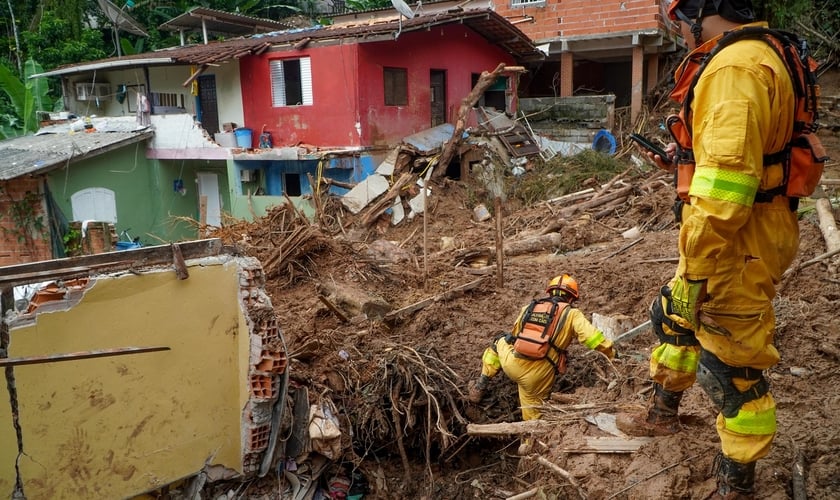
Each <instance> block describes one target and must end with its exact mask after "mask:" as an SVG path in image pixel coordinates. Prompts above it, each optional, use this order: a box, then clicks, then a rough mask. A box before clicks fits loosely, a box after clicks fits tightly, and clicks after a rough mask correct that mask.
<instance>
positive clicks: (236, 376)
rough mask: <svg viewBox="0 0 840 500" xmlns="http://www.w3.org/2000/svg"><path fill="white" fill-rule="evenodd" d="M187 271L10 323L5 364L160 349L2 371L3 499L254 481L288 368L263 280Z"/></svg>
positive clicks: (253, 272)
mask: <svg viewBox="0 0 840 500" xmlns="http://www.w3.org/2000/svg"><path fill="white" fill-rule="evenodd" d="M207 241H218V240H207ZM153 248H160V247H153ZM153 248H144V249H140V250H132V251H130V252H118V253H116V254H114V255H119V256H120V258H122V259H126V258H131V257H129V256H130V255H132V256H135V257H137V256H138V255H139V254H138V253H137V252H145V251H149V250H152V249H153ZM163 248H164V249H168V248H167V247H163ZM91 257H97V258H100V260H101V258H102V256H101V255H100V256H91ZM84 258H85V257H82V258H81V259H84ZM88 258H89V257H88ZM115 258H116V257H115ZM68 260H69V261H70V262H71V264H69V265H71V266H72V262H73V260H74V259H68ZM135 262H139V259H138V260H136V261H135ZM7 269H8V268H7ZM186 271H187V273H188V277H187V278H186V279H178V277H177V276H176V272H174V271H173V270H172V268H171V266H164V267H157V268H145V269H143V268H138V267H137V266H135V267H133V268H132V270H131V272H122V273H111V274H107V275H106V274H101V275H95V276H91V277H90V279H89V282H88V284H87V287H86V288H85V289H84V290H83V291H81V292H77V293H75V294H68V295H66V296H65V298H64V299H63V300H58V301H54V302H51V303H47V304H42V305H40V306H39V307H38V309H37V311H38V312H35V313H32V314H28V315H26V314H24V315H14V314H13V313H9V314H8V315H7V318H6V325H5V327H6V328H7V329H8V334H7V338H6V339H5V341H4V342H3V344H4V345H3V347H7V351H8V352H7V353H6V355H7V356H8V358H7V359H5V361H7V362H8V361H9V360H15V359H16V360H21V359H26V358H30V359H31V358H33V357H41V356H49V357H55V356H56V355H58V354H66V353H73V354H83V353H90V352H95V351H102V350H114V349H120V348H126V347H144V348H147V347H166V348H168V350H160V351H156V352H142V353H140V352H132V353H129V354H125V355H120V356H106V357H97V358H89V359H72V360H65V361H61V362H56V361H51V362H40V363H34V364H18V365H16V366H13V367H7V368H6V372H5V373H6V383H4V384H3V389H2V392H3V393H4V394H3V395H2V397H0V400H2V401H6V402H8V401H11V404H8V403H6V404H2V405H0V443H3V446H0V496H4V497H7V498H9V497H12V496H13V495H12V493H13V491H14V490H15V483H16V480H17V479H19V480H20V482H21V484H22V485H23V493H24V494H25V495H26V496H27V497H28V498H125V497H131V496H134V495H138V494H141V493H143V492H147V491H151V490H155V489H158V488H160V487H162V486H164V485H167V484H169V483H172V482H174V481H177V480H179V479H182V478H185V477H189V476H191V475H194V474H196V473H197V472H198V471H200V470H202V469H203V468H204V467H205V464H208V465H212V466H215V467H213V468H212V469H213V470H214V471H215V472H216V473H217V475H221V476H236V475H242V476H248V475H252V474H254V473H255V472H257V471H258V470H259V468H260V463H261V462H262V460H263V458H264V455H265V452H266V450H267V449H268V448H269V446H268V444H269V437H270V435H271V425H272V418H271V417H272V407H273V404H274V401H276V400H277V398H278V392H279V387H278V386H279V383H280V382H279V381H280V377H279V376H278V375H279V373H281V372H282V371H283V370H285V366H286V362H285V361H286V359H285V355H286V354H285V351H284V349H283V347H282V343H281V335H280V331H279V328H278V325H277V323H276V317H275V315H274V313H273V308H272V305H271V301H270V299H269V298H268V296H267V295H266V294H265V292H264V290H263V285H264V276H263V274H262V268H261V266H260V264H259V262H258V261H257V260H256V259H252V258H244V257H232V256H229V255H225V254H221V255H215V256H208V257H203V258H198V259H189V260H187V267H186ZM2 274H3V271H2V270H0V275H2ZM181 276H182V277H183V273H181ZM0 356H2V352H0ZM0 361H4V358H3V357H0ZM7 384H8V386H9V387H11V390H9V389H8V387H7ZM16 465H17V467H18V471H17V472H16ZM18 475H19V476H18Z"/></svg>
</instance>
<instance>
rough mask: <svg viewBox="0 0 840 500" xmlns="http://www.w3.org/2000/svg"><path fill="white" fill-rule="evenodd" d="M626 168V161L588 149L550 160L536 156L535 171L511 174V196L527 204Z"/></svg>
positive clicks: (606, 178)
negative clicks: (518, 175) (517, 175)
mask: <svg viewBox="0 0 840 500" xmlns="http://www.w3.org/2000/svg"><path fill="white" fill-rule="evenodd" d="M625 169H627V163H626V161H622V160H620V159H618V158H616V157H614V156H609V155H606V154H604V153H599V152H598V151H594V150H585V151H583V152H581V153H578V154H576V155H574V156H564V157H561V156H555V157H554V158H553V159H551V160H550V161H547V162H543V161H540V160H537V162H536V165H535V166H534V169H533V171H532V172H527V173H525V174H524V175H523V176H522V177H519V178H516V177H510V178H509V184H510V185H509V190H510V192H511V194H512V197H514V198H516V199H518V200H520V201H521V202H522V203H523V204H524V205H525V206H531V205H534V204H536V203H539V202H541V201H544V200H549V199H551V198H556V197H558V196H563V195H564V194H569V193H572V192H575V191H578V190H580V189H583V188H585V187H592V186H589V185H590V184H603V183H605V182H607V181H608V180H610V179H611V178H613V177H615V175H616V174H618V173H620V172H623V171H624V170H625Z"/></svg>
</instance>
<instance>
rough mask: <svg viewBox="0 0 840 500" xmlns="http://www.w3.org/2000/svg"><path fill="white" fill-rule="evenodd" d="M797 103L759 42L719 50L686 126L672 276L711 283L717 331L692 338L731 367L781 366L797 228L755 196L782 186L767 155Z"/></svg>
mask: <svg viewBox="0 0 840 500" xmlns="http://www.w3.org/2000/svg"><path fill="white" fill-rule="evenodd" d="M753 25H759V26H761V25H763V26H766V23H754V24H753ZM748 26H749V25H748ZM717 40H718V39H715V40H711V41H710V42H707V43H706V44H704V45H703V46H701V47H698V48H697V49H696V51H708V50H709V46H710V45H714V44H715V43H716V42H717ZM794 98H795V96H794V92H793V87H792V83H791V80H790V77H789V76H788V73H787V69H786V68H785V65H784V64H783V63H782V61H781V60H780V59H779V57H778V56H777V55H776V53H775V52H774V51H773V48H772V47H771V46H770V45H769V44H768V43H766V42H764V41H761V40H742V41H739V42H737V43H735V44H733V45H731V46H729V47H727V48H724V49H723V50H721V51H720V52H719V53H718V54H717V55H716V56H715V57H713V58H712V59H711V60H710V61H709V63H708V66H707V67H706V69H705V71H704V72H703V74H702V75H701V76H700V79H699V81H698V83H697V85H696V87H695V88H694V98H693V100H692V102H691V108H690V116H689V117H688V119H689V121H690V124H691V128H692V130H693V137H692V141H693V150H694V158H695V162H696V168H695V173H694V177H693V178H692V181H691V185H690V188H689V198H690V205H686V206H684V207H683V211H682V225H681V228H680V236H679V251H680V262H679V265H678V268H677V273H676V275H677V276H684V277H686V278H688V279H693V280H702V279H705V280H708V290H707V291H708V294H709V295H710V297H711V298H710V300H709V301H708V302H706V303H704V305H703V312H704V313H705V314H706V315H707V317H711V319H712V320H714V322H716V323H717V324H718V325H719V326H720V327H721V328H720V329H718V330H717V331H712V329H711V328H710V327H709V324H711V322H705V323H704V324H703V325H702V326H701V328H700V330H699V331H698V332H697V334H698V339H699V340H700V341H701V344H703V347H704V349H706V350H709V351H711V352H713V353H714V354H715V355H717V356H718V357H719V358H720V359H721V360H723V361H724V362H725V363H727V364H730V365H733V366H752V367H755V368H759V369H763V368H767V367H769V366H772V365H773V364H775V363H776V362H777V361H778V359H779V355H778V352H777V351H776V349H775V348H774V347H773V345H772V335H773V329H774V326H775V325H774V320H773V312H772V305H771V301H772V299H773V297H774V296H775V293H776V292H775V285H776V284H778V283H779V280H780V278H781V275H782V273H783V272H784V270H785V269H786V268H787V267H788V266H789V265H790V263H791V262H792V260H793V258H794V256H795V254H796V251H797V247H798V245H799V226H798V224H797V220H796V214H795V213H792V212H791V210H790V206H789V200H788V199H787V198H786V197H784V196H777V197H775V198H774V199H773V200H772V201H771V202H760V203H759V202H755V195H756V192H757V191H759V190H762V191H764V190H767V189H771V188H773V187H777V186H779V185H781V183H782V181H783V179H782V175H781V166H779V165H775V166H769V167H765V166H764V165H763V156H764V155H765V154H769V153H772V152H776V151H779V150H781V149H782V148H783V147H784V145H785V144H786V143H787V141H788V139H789V138H790V135H791V132H792V124H793V111H794ZM701 321H702V318H701ZM704 340H705V342H704Z"/></svg>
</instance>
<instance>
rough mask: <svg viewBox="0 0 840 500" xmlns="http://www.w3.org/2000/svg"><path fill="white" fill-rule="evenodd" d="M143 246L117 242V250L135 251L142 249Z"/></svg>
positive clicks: (129, 242) (131, 242)
mask: <svg viewBox="0 0 840 500" xmlns="http://www.w3.org/2000/svg"><path fill="white" fill-rule="evenodd" d="M141 246H142V245H141V244H140V243H135V242H133V241H118V242H117V250H118V251H122V250H133V249H135V248H140V247H141Z"/></svg>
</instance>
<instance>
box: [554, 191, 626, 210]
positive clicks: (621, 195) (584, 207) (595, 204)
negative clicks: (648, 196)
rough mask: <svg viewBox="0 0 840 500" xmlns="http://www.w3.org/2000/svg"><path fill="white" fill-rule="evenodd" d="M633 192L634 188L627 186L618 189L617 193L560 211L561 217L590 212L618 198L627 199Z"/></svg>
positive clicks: (593, 198) (598, 197)
mask: <svg viewBox="0 0 840 500" xmlns="http://www.w3.org/2000/svg"><path fill="white" fill-rule="evenodd" d="M632 192H633V186H625V187H623V188H621V189H616V190H615V191H613V192H611V193H609V194H605V195H603V196H600V195H599V196H597V197H592V198H591V199H589V200H587V201H585V202H583V203H578V204H577V205H571V206H568V207H566V208H564V209H563V210H561V211H560V217H569V216H571V215H573V214H574V213H575V212H579V211H581V210H588V209H590V208H594V207H598V206H601V205H603V204H605V203H609V202H610V201H612V200H615V199H618V198H626V197H627V196H629V195H630V193H632Z"/></svg>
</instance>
